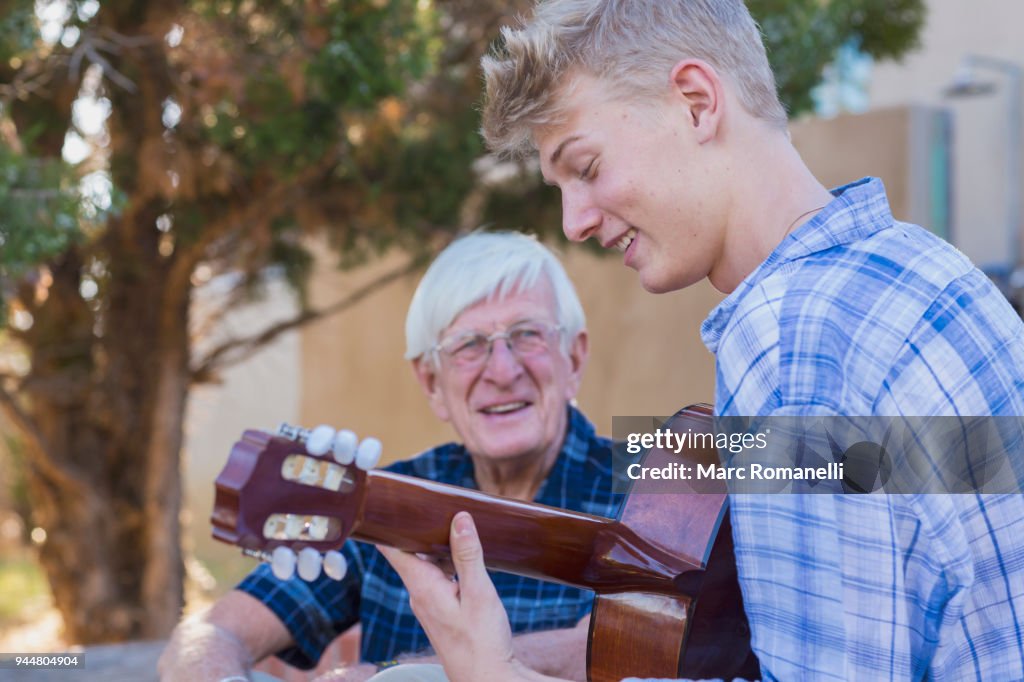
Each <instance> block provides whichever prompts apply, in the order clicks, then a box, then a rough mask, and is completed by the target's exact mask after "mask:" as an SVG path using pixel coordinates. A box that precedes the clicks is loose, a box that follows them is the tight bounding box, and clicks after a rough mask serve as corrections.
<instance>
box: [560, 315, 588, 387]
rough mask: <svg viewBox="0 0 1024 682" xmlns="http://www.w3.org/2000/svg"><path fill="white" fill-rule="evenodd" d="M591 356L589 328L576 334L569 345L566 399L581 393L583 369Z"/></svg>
mask: <svg viewBox="0 0 1024 682" xmlns="http://www.w3.org/2000/svg"><path fill="white" fill-rule="evenodd" d="M588 357H590V337H588V336H587V330H586V329H584V330H583V331H581V332H579V333H578V334H576V338H575V339H573V340H572V345H570V346H569V372H570V374H569V381H568V382H567V383H566V395H565V399H566V400H572V399H573V398H575V397H576V394H577V393H579V390H580V383H581V382H582V381H583V370H584V369H586V367H587V358H588Z"/></svg>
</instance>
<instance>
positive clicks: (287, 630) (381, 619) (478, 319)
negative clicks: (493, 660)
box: [160, 232, 617, 682]
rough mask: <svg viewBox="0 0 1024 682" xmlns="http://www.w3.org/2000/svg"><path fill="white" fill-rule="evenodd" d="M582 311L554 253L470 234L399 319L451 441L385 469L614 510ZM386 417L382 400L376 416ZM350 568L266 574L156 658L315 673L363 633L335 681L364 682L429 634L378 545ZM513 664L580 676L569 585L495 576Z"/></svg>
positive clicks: (176, 676)
mask: <svg viewBox="0 0 1024 682" xmlns="http://www.w3.org/2000/svg"><path fill="white" fill-rule="evenodd" d="M585 325H586V322H585V319H584V314H583V309H582V307H581V305H580V302H579V299H578V298H577V296H576V292H575V289H574V288H573V286H572V283H571V282H570V281H569V278H568V276H567V275H566V274H565V271H564V270H563V268H562V266H561V264H560V263H559V262H558V260H557V259H556V258H555V256H554V255H553V254H552V253H551V252H550V251H548V250H547V249H546V248H545V247H544V246H543V245H542V244H540V243H539V242H538V241H537V240H535V239H533V238H531V237H527V236H525V235H522V234H518V233H483V232H480V233H474V234H471V235H469V236H467V237H463V238H462V239H459V240H457V241H455V242H454V243H452V245H450V246H449V247H448V248H447V249H446V250H445V251H443V252H442V253H441V254H440V255H439V256H438V257H437V259H436V260H435V261H434V263H433V264H432V265H431V267H430V268H429V269H428V270H427V273H426V274H425V275H424V277H423V280H422V281H421V282H420V285H419V287H418V288H417V291H416V294H415V296H414V297H413V300H412V303H411V304H410V307H409V312H408V316H407V318H406V348H407V350H406V357H407V359H409V360H411V361H412V365H413V369H414V371H415V373H416V376H417V378H418V380H419V383H420V385H421V386H422V388H423V390H424V392H425V394H426V396H427V398H428V400H429V401H430V406H431V408H432V409H433V411H434V413H435V414H436V415H437V417H438V418H439V419H441V420H443V421H448V422H450V423H451V424H452V426H453V427H454V429H455V431H456V433H457V434H458V435H459V437H460V440H461V443H458V444H457V443H449V444H446V445H441V446H438V447H436V448H434V449H432V450H429V451H427V452H425V453H423V454H421V455H419V456H417V457H415V458H413V459H411V460H408V461H403V462H397V463H395V464H393V465H391V466H389V467H387V468H388V469H389V470H390V471H394V472H397V473H401V474H408V475H412V476H419V477H422V478H429V479H432V480H436V481H440V482H442V483H449V484H454V485H460V486H463V487H468V488H477V489H480V490H482V491H484V492H488V493H492V494H498V495H504V496H506V497H513V498H516V499H520V500H525V501H536V502H539V503H543V504H547V505H550V506H558V507H564V508H567V509H573V510H576V511H582V512H586V513H589V514H598V515H603V516H614V515H615V513H616V509H617V496H616V495H615V494H614V493H613V492H612V479H611V452H610V449H609V441H608V440H607V439H604V438H601V437H599V436H597V435H596V434H595V432H594V427H593V426H592V425H591V424H590V423H589V422H588V421H587V419H586V418H585V417H584V416H583V414H582V413H580V412H579V411H578V410H577V409H575V408H574V407H572V406H571V405H570V401H571V400H572V399H573V397H574V396H575V395H576V391H577V390H578V388H579V384H580V381H581V379H582V376H583V370H584V367H585V365H586V360H587V352H588V341H587V332H586V328H585ZM381 407H382V409H386V406H383V405H382V406H381ZM343 552H344V554H345V556H346V559H347V563H348V567H349V570H348V573H347V575H346V576H345V577H344V579H342V580H341V581H335V580H332V579H330V578H328V577H326V576H321V577H320V578H318V579H317V580H316V581H313V582H310V583H306V582H304V581H303V580H300V579H298V578H292V579H291V580H280V579H278V578H277V577H275V575H274V574H273V573H272V572H271V570H270V567H269V566H261V567H259V568H257V569H256V570H255V571H254V572H253V573H252V574H251V575H250V576H248V577H247V578H246V579H245V580H244V581H243V582H242V583H241V584H240V585H239V586H238V588H237V589H236V590H235V591H233V592H231V593H229V594H228V595H226V596H225V597H223V598H222V599H221V600H220V601H219V602H218V603H217V604H215V605H214V606H213V607H212V609H211V610H209V611H208V612H206V613H205V614H204V615H202V616H201V617H200V618H199V619H197V620H187V621H185V622H183V623H182V624H181V625H179V627H178V628H177V630H176V631H175V633H174V635H173V636H172V639H171V644H170V646H169V647H168V649H167V651H166V652H165V653H164V655H163V657H162V659H161V662H160V672H161V676H162V679H163V680H165V682H174V681H178V680H187V681H188V682H196V681H197V680H218V679H232V677H235V678H236V679H246V678H244V677H241V676H242V675H244V674H247V671H248V667H249V666H250V665H251V663H252V662H253V661H258V660H260V659H262V658H264V657H266V656H269V655H271V654H277V655H278V656H280V657H281V658H283V659H284V660H285V661H287V662H290V663H292V664H294V665H297V666H300V667H303V668H309V667H312V666H314V665H315V664H316V661H317V660H318V659H319V658H320V655H321V653H322V652H323V650H324V648H325V647H326V646H327V645H328V644H329V643H330V642H331V640H333V639H334V637H335V636H337V635H338V634H340V633H341V632H344V631H345V630H346V629H348V628H349V627H350V626H352V625H354V624H355V623H357V622H358V623H361V624H362V640H361V646H362V652H361V657H362V660H363V661H364V663H363V664H362V665H359V666H355V667H352V668H349V669H346V670H342V671H337V672H333V673H331V674H330V675H329V676H328V678H327V679H330V680H332V681H334V682H340V681H346V682H359V681H361V680H365V679H367V678H368V677H370V676H372V675H373V674H374V673H376V672H377V669H378V666H377V665H376V664H378V663H384V662H389V661H392V660H393V659H395V658H397V657H398V656H400V655H408V654H410V653H413V652H419V651H421V650H423V649H425V648H427V646H428V641H427V636H426V635H425V634H424V632H423V630H422V628H420V626H419V624H418V623H417V621H416V618H415V617H414V616H413V614H412V611H411V610H410V608H409V603H408V594H407V592H406V591H405V589H404V587H403V585H402V582H401V580H400V579H399V577H398V575H397V574H396V573H395V572H394V571H393V570H392V569H391V567H390V566H389V565H388V564H387V562H386V561H384V559H383V558H382V557H381V556H380V554H379V553H378V552H377V550H376V549H375V548H374V547H373V546H371V545H362V544H357V543H352V542H350V543H348V544H347V545H346V546H345V547H344V550H343ZM494 580H495V582H496V584H497V587H498V592H499V593H500V595H501V599H502V601H503V603H504V605H505V607H506V608H507V609H508V610H509V613H510V615H511V617H512V622H513V623H514V629H515V630H516V631H517V632H526V631H532V630H550V629H551V628H565V630H564V631H562V632H560V633H559V634H558V635H555V636H551V635H550V634H549V633H547V632H545V633H543V635H541V636H531V635H524V636H523V637H521V638H519V639H518V642H517V647H518V653H519V655H520V656H523V657H524V659H525V660H529V661H531V664H532V665H534V666H537V667H540V668H541V669H546V670H549V671H550V672H558V673H559V674H562V675H571V676H578V675H580V674H582V672H583V669H584V663H585V655H584V648H583V644H584V643H585V641H586V628H585V627H580V628H573V626H575V625H576V624H577V623H579V622H580V621H581V619H582V618H584V617H585V616H586V615H587V614H588V613H589V610H590V602H591V595H590V593H589V592H586V591H582V590H579V589H576V588H571V587H566V586H562V585H555V584H553V583H543V582H541V581H538V580H534V579H530V578H523V577H520V576H513V575H510V574H496V575H495V576H494Z"/></svg>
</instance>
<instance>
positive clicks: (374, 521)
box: [351, 471, 697, 594]
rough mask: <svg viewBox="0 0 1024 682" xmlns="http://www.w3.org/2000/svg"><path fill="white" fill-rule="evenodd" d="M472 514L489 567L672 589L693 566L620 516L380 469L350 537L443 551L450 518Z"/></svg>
mask: <svg viewBox="0 0 1024 682" xmlns="http://www.w3.org/2000/svg"><path fill="white" fill-rule="evenodd" d="M459 511H468V512H470V513H471V514H472V515H473V520H474V522H475V523H476V526H477V529H478V531H479V534H480V540H481V543H482V545H483V549H484V557H485V559H486V562H487V566H488V567H489V568H492V569H495V570H499V571H505V572H509V573H516V574H518V575H525V576H530V577H534V578H540V579H544V580H550V581H555V582H560V583H565V584H567V585H573V586H576V587H583V588H587V589H592V590H595V591H598V592H613V591H626V590H643V591H650V592H662V593H669V594H673V593H676V592H677V591H678V590H677V588H676V586H675V583H674V580H675V578H676V577H677V576H678V575H679V574H680V573H682V572H685V571H687V570H692V569H693V568H697V567H695V566H693V565H691V564H688V563H686V562H684V561H681V560H679V559H678V558H676V557H674V556H672V555H671V554H669V553H668V552H665V551H663V550H662V549H660V548H658V547H654V546H652V545H651V544H650V543H647V542H645V541H644V540H643V539H642V538H639V537H638V536H637V535H636V534H635V533H634V532H632V531H631V530H629V529H628V528H626V527H625V526H623V525H622V524H621V523H619V522H618V521H615V520H612V519H606V518H602V517H598V516H592V515H590V514H584V513H582V512H575V511H570V510H566V509H559V508H556V507H548V506H545V505H540V504H532V503H527V502H521V501H519V500H513V499H509V498H504V497H498V496H495V495H488V494H486V493H482V492H480V491H476V490H468V489H465V488H459V487H456V486H451V485H445V484H443V483H436V482H433V481H428V480H425V479H419V478H413V477H409V476H401V475H398V474H393V473H390V472H385V471H371V472H369V473H368V475H367V480H366V492H365V497H364V499H363V506H362V513H361V514H360V516H359V518H358V519H357V521H356V523H355V525H354V527H353V529H352V533H351V537H352V538H353V539H356V540H360V541H363V542H369V543H374V544H383V545H388V546H391V547H397V548H399V549H403V550H406V551H409V552H422V553H426V554H431V555H447V554H448V553H449V551H448V537H449V528H450V525H451V520H452V517H453V516H454V515H455V514H456V513H457V512H459Z"/></svg>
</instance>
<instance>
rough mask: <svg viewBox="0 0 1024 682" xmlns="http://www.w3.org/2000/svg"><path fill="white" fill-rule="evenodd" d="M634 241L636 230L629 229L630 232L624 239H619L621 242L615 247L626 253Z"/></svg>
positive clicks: (616, 243)
mask: <svg viewBox="0 0 1024 682" xmlns="http://www.w3.org/2000/svg"><path fill="white" fill-rule="evenodd" d="M634 239H636V228H635V227H631V228H629V231H627V232H626V234H624V235H622V237H620V238H619V241H617V242H615V244H614V245H613V246H614V247H615V248H616V249H618V250H619V251H622V252H625V251H626V249H628V248H629V245H630V244H632V243H633V240H634Z"/></svg>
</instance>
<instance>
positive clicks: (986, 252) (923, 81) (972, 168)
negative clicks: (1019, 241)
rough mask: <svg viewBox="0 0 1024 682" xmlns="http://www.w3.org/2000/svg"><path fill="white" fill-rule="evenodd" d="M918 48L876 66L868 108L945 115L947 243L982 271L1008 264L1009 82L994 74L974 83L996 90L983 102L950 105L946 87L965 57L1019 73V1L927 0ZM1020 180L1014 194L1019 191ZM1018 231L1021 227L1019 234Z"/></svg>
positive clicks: (1022, 13) (1023, 16)
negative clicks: (938, 109)
mask: <svg viewBox="0 0 1024 682" xmlns="http://www.w3.org/2000/svg"><path fill="white" fill-rule="evenodd" d="M927 4H928V18H927V23H926V25H925V27H924V30H923V32H922V34H921V47H920V49H918V50H916V51H914V52H913V53H912V54H909V55H907V56H906V57H905V58H904V59H903V60H902V61H901V62H895V63H890V62H885V63H881V64H878V65H876V66H875V68H874V70H873V74H872V78H871V87H870V90H869V95H870V99H871V104H872V107H874V108H884V107H892V106H904V105H909V104H925V105H931V106H943V107H947V108H948V109H949V110H950V111H951V113H952V117H953V150H952V157H953V159H954V163H953V165H952V194H953V200H952V210H953V214H952V241H953V243H954V244H956V245H957V246H958V247H959V248H960V249H961V250H962V251H964V253H966V254H967V255H968V256H969V257H970V258H971V259H972V260H974V261H975V262H976V263H978V264H979V265H987V264H989V263H1000V262H1005V261H1007V260H1008V244H1009V243H1010V236H1009V234H1010V233H1009V227H1008V225H1007V203H1008V192H1009V191H1011V188H1010V186H1009V183H1008V178H1007V172H1006V169H1007V160H1008V157H1007V155H1008V154H1014V155H1016V156H1017V157H1018V158H1019V157H1020V155H1021V154H1022V150H1021V149H1019V148H1018V149H1011V148H1010V147H1009V145H1008V144H1007V138H1008V130H1009V126H1010V125H1014V126H1017V127H1018V129H1019V127H1020V126H1022V125H1024V121H1022V120H1019V117H1018V120H1014V121H1011V120H1010V119H1009V104H1010V103H1009V99H1008V95H1009V88H1008V86H1009V84H1010V79H1009V77H1008V76H1007V75H1006V74H1004V73H1000V72H998V71H993V70H991V69H977V70H976V76H977V78H978V79H979V80H983V81H986V82H989V83H991V84H992V85H994V86H995V87H994V89H993V90H992V92H991V93H989V94H987V95H980V96H976V97H972V98H969V99H950V98H948V97H946V96H945V95H944V90H945V89H946V88H947V86H949V85H950V84H951V82H952V81H953V78H954V74H955V73H956V72H957V69H958V66H959V65H960V64H961V61H962V59H963V58H964V57H965V56H966V55H968V54H975V55H981V56H986V57H994V58H998V59H1002V60H1006V61H1009V62H1011V63H1014V64H1016V65H1018V66H1021V65H1024V40H1022V39H1021V30H1020V27H1021V24H1022V22H1024V3H1021V2H1019V0H971V1H970V2H964V1H960V0H931V1H930V2H928V3H927ZM1020 183H1021V178H1017V182H1016V183H1015V186H1014V187H1013V188H1012V191H1013V192H1016V193H1017V194H1018V195H1019V193H1020V192H1022V191H1024V187H1021V185H1020ZM1017 229H1018V230H1019V229H1020V226H1019V225H1018V226H1017Z"/></svg>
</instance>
